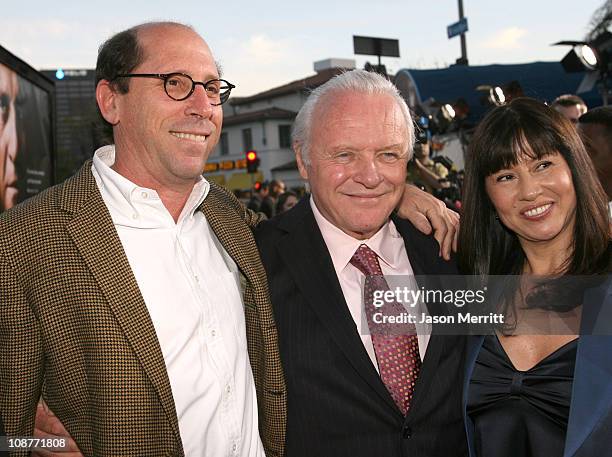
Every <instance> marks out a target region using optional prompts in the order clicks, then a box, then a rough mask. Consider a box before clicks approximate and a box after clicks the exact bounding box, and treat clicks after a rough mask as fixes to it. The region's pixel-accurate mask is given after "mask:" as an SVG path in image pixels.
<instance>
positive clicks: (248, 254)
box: [200, 186, 268, 291]
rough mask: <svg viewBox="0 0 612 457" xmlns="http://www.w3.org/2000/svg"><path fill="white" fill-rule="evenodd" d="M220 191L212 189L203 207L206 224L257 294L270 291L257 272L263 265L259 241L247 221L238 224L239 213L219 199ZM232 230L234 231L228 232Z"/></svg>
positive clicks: (201, 208)
mask: <svg viewBox="0 0 612 457" xmlns="http://www.w3.org/2000/svg"><path fill="white" fill-rule="evenodd" d="M217 192H218V191H217V190H216V189H215V188H214V187H213V186H211V189H210V192H209V193H208V195H207V196H206V198H205V199H204V202H203V203H202V205H201V206H200V210H201V211H202V212H203V213H204V216H205V217H206V220H207V221H208V223H209V224H210V227H211V228H212V230H213V232H214V233H215V235H216V236H217V238H218V239H219V242H220V243H221V245H222V246H223V248H224V249H225V250H226V251H227V253H228V254H229V255H230V257H231V258H232V259H233V260H234V262H236V265H237V266H238V268H239V269H240V271H241V272H242V274H243V275H244V276H245V277H246V279H247V280H248V282H249V283H250V284H251V285H252V286H253V288H254V289H257V290H265V291H267V290H268V286H267V284H265V283H264V282H262V281H260V278H262V277H264V276H262V274H261V271H259V272H258V271H257V270H256V268H257V266H258V265H260V264H261V261H260V259H259V254H258V252H257V250H256V249H253V246H254V245H255V241H254V239H253V233H252V232H251V230H250V229H249V228H248V227H247V225H246V224H245V223H244V222H243V221H236V220H235V219H236V217H234V218H232V217H231V215H234V214H236V210H235V209H233V208H230V207H229V206H228V204H227V202H226V200H224V199H222V198H220V197H219V195H218V194H217ZM228 227H232V230H228Z"/></svg>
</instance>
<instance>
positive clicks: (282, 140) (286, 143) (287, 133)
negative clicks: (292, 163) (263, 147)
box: [278, 125, 291, 148]
mask: <svg viewBox="0 0 612 457" xmlns="http://www.w3.org/2000/svg"><path fill="white" fill-rule="evenodd" d="M278 144H279V146H280V147H281V148H290V147H291V126H290V125H279V126H278Z"/></svg>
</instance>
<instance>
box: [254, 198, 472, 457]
mask: <svg viewBox="0 0 612 457" xmlns="http://www.w3.org/2000/svg"><path fill="white" fill-rule="evenodd" d="M395 223H396V226H397V228H398V230H399V231H400V233H401V234H402V235H403V237H404V239H405V240H406V245H407V252H408V256H409V258H410V262H411V264H412V267H413V269H414V271H415V273H417V274H440V275H442V274H456V273H457V272H456V268H455V266H454V264H453V263H449V262H444V261H443V260H441V259H440V258H439V257H438V247H437V244H436V242H435V240H434V239H433V238H432V237H428V236H425V235H422V234H421V233H419V232H418V231H417V230H416V229H415V228H414V227H413V226H412V225H410V224H409V223H408V222H406V221H402V220H398V219H395ZM255 238H256V241H257V243H258V246H259V249H260V253H261V256H262V261H263V263H264V267H265V268H266V272H267V274H268V280H269V282H270V291H271V298H272V304H273V308H274V315H275V318H276V322H277V329H278V334H279V346H280V351H281V359H282V361H283V367H284V370H285V379H286V382H287V392H288V419H287V441H286V448H287V457H298V456H304V457H306V456H308V457H313V456H323V457H326V456H330V457H331V456H334V457H339V456H347V457H348V456H351V457H359V456H364V457H373V456H377V457H378V456H385V457H395V456H398V457H399V456H411V457H421V456H428V457H452V456H461V455H466V454H467V444H466V438H465V431H464V429H463V423H462V417H461V385H460V384H461V382H460V374H461V373H462V371H463V358H464V349H465V339H464V337H440V336H432V338H431V340H430V343H429V347H428V349H427V352H426V356H425V361H424V364H423V368H422V371H421V374H420V376H419V378H418V382H417V385H416V393H415V397H414V400H413V403H412V406H411V409H410V412H409V414H408V416H407V417H406V418H404V417H403V416H402V414H401V413H400V411H399V410H398V408H397V407H396V405H395V403H394V402H393V400H392V399H391V396H390V395H389V393H388V391H387V389H386V388H385V386H384V384H383V382H382V381H381V379H380V376H379V375H378V373H377V371H376V369H375V368H374V366H373V364H372V362H371V360H370V358H369V357H368V355H367V353H366V351H365V348H364V346H363V344H362V342H361V339H360V336H359V333H358V329H357V326H356V325H355V322H354V321H353V319H352V317H351V315H350V312H349V310H348V307H347V305H346V302H345V300H344V296H343V294H342V290H341V288H340V283H339V281H338V278H337V276H336V273H335V271H334V268H333V265H332V260H331V257H330V255H329V252H328V250H327V247H326V245H325V243H324V241H323V237H322V235H321V232H320V230H319V228H318V226H317V224H316V221H315V219H314V215H313V213H312V210H311V208H310V204H309V201H308V197H307V198H304V199H302V201H301V202H300V203H299V204H298V205H297V206H296V207H295V208H293V209H292V210H290V211H289V212H287V213H284V214H282V215H280V216H278V217H277V218H274V219H272V220H271V221H267V222H264V223H262V224H260V225H259V227H258V229H257V231H256V236H255Z"/></svg>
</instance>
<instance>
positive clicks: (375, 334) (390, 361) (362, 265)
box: [351, 244, 421, 415]
mask: <svg viewBox="0 0 612 457" xmlns="http://www.w3.org/2000/svg"><path fill="white" fill-rule="evenodd" d="M351 264H352V265H354V266H355V267H356V268H357V269H358V270H359V271H361V272H362V273H363V274H364V275H365V276H366V277H368V276H369V278H366V282H365V290H364V301H365V309H366V316H367V319H368V326H369V328H370V333H371V335H372V344H373V345H374V352H375V353H376V359H377V361H378V369H379V371H380V377H381V379H382V381H383V382H384V383H385V386H386V387H387V390H388V391H389V393H390V394H391V398H393V401H395V404H396V405H397V407H398V408H399V409H400V411H401V412H402V414H404V415H406V413H407V412H408V409H409V408H410V402H411V400H412V395H413V393H414V385H415V383H416V380H417V377H418V376H419V371H420V370H421V358H420V357H419V341H418V337H417V335H416V333H415V332H414V326H413V329H412V331H411V332H410V333H411V334H406V332H401V333H402V334H397V328H395V329H394V330H395V332H393V331H392V330H393V329H392V328H390V327H389V326H388V325H387V326H384V325H381V324H375V323H374V322H373V320H372V316H373V314H374V312H375V311H376V308H375V306H374V300H373V298H374V297H373V291H374V290H389V285H388V284H387V281H386V280H385V278H384V277H383V273H382V270H381V268H380V264H379V263H378V256H377V255H376V253H375V252H374V251H373V250H371V249H370V248H369V247H367V246H366V245H365V244H362V245H361V246H359V249H357V251H355V254H353V257H352V258H351ZM401 306H402V305H400V304H398V303H395V304H393V307H394V308H395V309H396V310H397V307H401ZM397 325H399V324H395V326H396V327H397ZM406 325H408V324H406ZM374 327H376V328H374ZM392 333H396V334H395V335H393V334H392ZM390 334H391V335H390Z"/></svg>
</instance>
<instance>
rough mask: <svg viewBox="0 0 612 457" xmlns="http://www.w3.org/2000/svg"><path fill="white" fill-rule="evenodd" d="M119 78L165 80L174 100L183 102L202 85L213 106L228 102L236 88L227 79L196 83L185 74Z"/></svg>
mask: <svg viewBox="0 0 612 457" xmlns="http://www.w3.org/2000/svg"><path fill="white" fill-rule="evenodd" d="M117 78H157V79H163V81H164V90H165V91H166V94H167V95H168V97H170V98H171V99H172V100H176V101H179V102H180V101H181V100H185V99H187V98H189V97H190V96H191V94H193V91H195V87H196V86H197V85H198V84H200V85H201V86H202V87H203V88H204V90H205V91H206V95H207V96H208V99H209V100H210V104H211V105H215V106H219V105H222V104H223V103H225V102H226V101H227V99H228V98H229V96H230V93H231V91H232V89H234V88H235V87H236V86H234V85H233V84H232V83H230V82H229V81H226V80H225V79H211V80H209V81H206V82H201V81H194V80H193V79H191V76H189V75H186V74H185V73H168V74H162V73H129V74H123V75H117V76H115V78H113V80H114V79H117Z"/></svg>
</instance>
